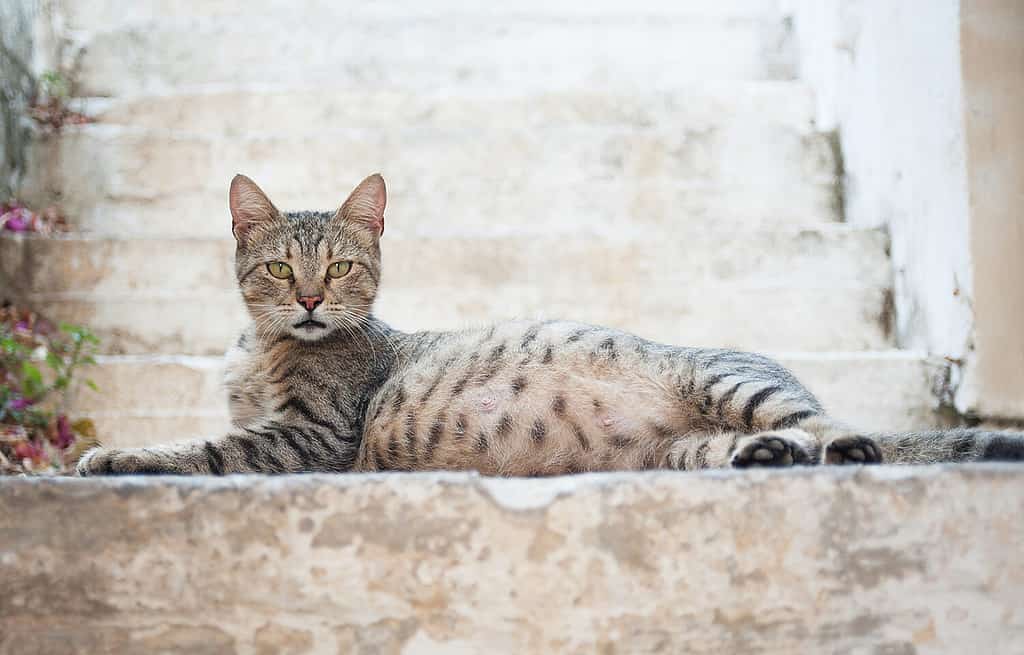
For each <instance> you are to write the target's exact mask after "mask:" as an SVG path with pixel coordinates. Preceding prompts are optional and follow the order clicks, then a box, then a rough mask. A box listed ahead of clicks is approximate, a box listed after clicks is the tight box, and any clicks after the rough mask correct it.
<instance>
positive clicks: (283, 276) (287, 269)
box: [267, 262, 292, 280]
mask: <svg viewBox="0 0 1024 655" xmlns="http://www.w3.org/2000/svg"><path fill="white" fill-rule="evenodd" d="M267 270H268V271H270V274H271V275H273V276H274V277H276V278H278V279H280V280H287V279H288V278H290V277H291V276H292V267H291V266H289V265H288V264H285V263H284V262H270V263H269V264H267Z"/></svg>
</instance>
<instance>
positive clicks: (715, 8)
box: [53, 0, 781, 33]
mask: <svg viewBox="0 0 1024 655" xmlns="http://www.w3.org/2000/svg"><path fill="white" fill-rule="evenodd" d="M53 4H54V5H55V6H57V7H59V9H60V15H61V19H62V20H63V22H64V25H65V26H66V27H67V28H68V29H69V30H70V31H72V33H81V32H100V31H106V30H110V29H112V28H115V27H122V26H127V25H148V24H150V23H151V22H152V21H153V20H154V18H159V19H163V20H168V19H170V20H176V21H182V20H195V21H197V22H199V21H201V22H203V23H208V22H212V21H221V22H228V21H230V22H236V21H245V20H247V19H250V18H252V17H253V16H254V15H259V16H264V17H265V16H274V17H275V18H276V17H279V16H281V15H282V14H293V13H294V12H295V10H296V6H295V3H294V2H292V1H291V0H257V1H253V2H248V3H245V4H239V3H235V2H210V0H136V1H135V2H132V3H130V4H125V3H123V2H120V1H119V0H58V1H57V2H54V3H53ZM301 13H302V15H303V16H306V17H308V18H309V20H310V22H313V21H314V20H320V21H331V22H332V23H344V22H351V21H352V20H353V19H358V18H360V17H361V18H362V19H364V20H382V21H393V20H423V19H441V18H444V19H447V20H461V19H466V18H472V19H493V20H509V19H522V18H533V19H534V20H560V21H567V22H568V21H580V20H608V19H617V20H623V19H626V20H634V21H636V20H645V19H658V20H662V19H667V20H719V21H723V20H727V21H778V20H779V17H780V15H781V9H780V2H779V0H687V2H678V1H677V0H634V2H630V3H628V4H626V3H623V2H621V1H620V0H520V1H519V2H516V3H488V4H482V3H478V2H469V1H467V0H432V1H431V2H430V4H424V3H422V2H419V1H418V0H390V1H389V2H375V3H367V4H363V5H358V6H354V5H345V4H340V3H337V2H331V1H330V0H315V1H309V0H307V1H306V2H303V5H302V10H301Z"/></svg>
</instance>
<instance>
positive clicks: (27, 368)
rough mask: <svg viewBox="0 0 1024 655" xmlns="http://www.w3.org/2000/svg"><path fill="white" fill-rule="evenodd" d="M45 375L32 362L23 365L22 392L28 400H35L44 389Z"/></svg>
mask: <svg viewBox="0 0 1024 655" xmlns="http://www.w3.org/2000/svg"><path fill="white" fill-rule="evenodd" d="M44 386H45V385H44V384H43V374H42V373H40V372H39V369H38V368H37V367H36V365H35V364H33V363H32V362H22V363H21V390H22V393H23V394H24V395H25V397H26V398H33V397H35V396H36V395H37V394H39V393H41V392H42V391H43V388H44Z"/></svg>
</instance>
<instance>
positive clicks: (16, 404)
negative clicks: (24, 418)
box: [7, 395, 33, 412]
mask: <svg viewBox="0 0 1024 655" xmlns="http://www.w3.org/2000/svg"><path fill="white" fill-rule="evenodd" d="M32 402H33V401H31V400H29V399H28V398H25V397H23V396H18V395H15V396H14V397H13V398H11V399H10V400H8V401H7V407H8V408H10V409H13V410H14V411H16V412H20V411H21V410H23V409H25V408H26V407H28V406H29V405H31V404H32Z"/></svg>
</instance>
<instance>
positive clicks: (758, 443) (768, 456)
mask: <svg viewBox="0 0 1024 655" xmlns="http://www.w3.org/2000/svg"><path fill="white" fill-rule="evenodd" d="M809 461H810V455H809V454H808V453H807V451H806V450H805V449H804V447H803V446H802V445H800V444H799V443H798V442H797V441H796V440H794V439H790V438H789V437H786V436H785V435H782V434H777V433H771V432H769V433H765V434H757V435H754V436H751V437H746V438H745V439H744V440H742V441H740V442H739V444H738V445H737V447H736V452H734V453H733V456H732V458H731V459H730V460H729V465H730V466H732V468H740V469H744V468H753V467H767V468H780V467H786V466H794V465H798V464H807V463H808V462H809Z"/></svg>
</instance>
